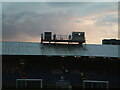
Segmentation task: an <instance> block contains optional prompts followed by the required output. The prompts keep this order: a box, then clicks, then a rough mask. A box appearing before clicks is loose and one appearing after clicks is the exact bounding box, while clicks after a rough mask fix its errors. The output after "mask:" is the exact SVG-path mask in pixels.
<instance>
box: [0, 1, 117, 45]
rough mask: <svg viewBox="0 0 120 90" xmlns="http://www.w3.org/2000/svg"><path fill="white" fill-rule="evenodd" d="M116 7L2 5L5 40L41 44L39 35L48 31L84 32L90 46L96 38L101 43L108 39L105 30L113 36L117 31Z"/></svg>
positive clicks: (90, 4)
mask: <svg viewBox="0 0 120 90" xmlns="http://www.w3.org/2000/svg"><path fill="white" fill-rule="evenodd" d="M115 5H116V3H48V2H46V3H3V17H2V20H3V22H2V26H3V40H10V41H14V40H15V41H39V40H40V34H41V33H43V32H45V31H52V32H54V33H56V34H70V33H71V32H72V31H84V32H86V34H87V35H86V36H87V39H88V43H90V42H93V41H92V40H93V39H94V38H95V36H96V35H95V34H99V36H98V37H97V40H95V43H96V42H98V40H99V42H100V40H101V38H105V35H103V34H104V32H105V30H108V31H109V33H110V32H111V30H113V29H117V28H116V27H117V26H116V25H115V24H116V13H115V14H113V12H116V9H117V7H114V6H115ZM109 24H111V26H110V27H108V25H109ZM101 26H102V27H101ZM109 29H110V30H109ZM93 34H94V35H93ZM112 35H113V33H112V34H111V36H112ZM114 35H116V30H115V32H114ZM114 35H113V36H114ZM107 36H108V37H110V35H107ZM114 37H115V36H114ZM99 38H100V39H99Z"/></svg>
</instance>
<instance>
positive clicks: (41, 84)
mask: <svg viewBox="0 0 120 90" xmlns="http://www.w3.org/2000/svg"><path fill="white" fill-rule="evenodd" d="M42 87H43V86H42V79H41V88H42Z"/></svg>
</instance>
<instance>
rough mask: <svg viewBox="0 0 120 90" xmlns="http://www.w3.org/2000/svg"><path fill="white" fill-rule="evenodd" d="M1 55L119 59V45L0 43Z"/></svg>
mask: <svg viewBox="0 0 120 90" xmlns="http://www.w3.org/2000/svg"><path fill="white" fill-rule="evenodd" d="M0 44H1V45H2V48H0V49H1V50H2V52H0V54H1V55H48V56H97V57H120V55H119V52H118V51H119V47H120V45H97V44H86V45H85V44H83V45H79V44H78V45H72V44H41V43H33V42H8V41H4V42H0Z"/></svg>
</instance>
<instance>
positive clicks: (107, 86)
mask: <svg viewBox="0 0 120 90" xmlns="http://www.w3.org/2000/svg"><path fill="white" fill-rule="evenodd" d="M106 88H107V90H109V82H107V85H106Z"/></svg>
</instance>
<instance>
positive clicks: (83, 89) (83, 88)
mask: <svg viewBox="0 0 120 90" xmlns="http://www.w3.org/2000/svg"><path fill="white" fill-rule="evenodd" d="M83 90H85V82H84V81H83Z"/></svg>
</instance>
